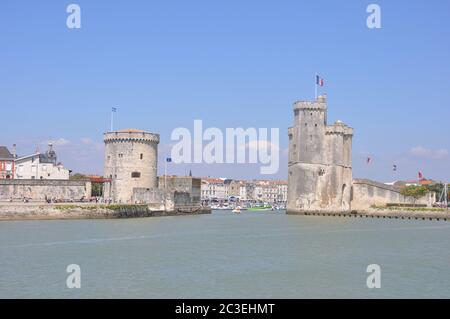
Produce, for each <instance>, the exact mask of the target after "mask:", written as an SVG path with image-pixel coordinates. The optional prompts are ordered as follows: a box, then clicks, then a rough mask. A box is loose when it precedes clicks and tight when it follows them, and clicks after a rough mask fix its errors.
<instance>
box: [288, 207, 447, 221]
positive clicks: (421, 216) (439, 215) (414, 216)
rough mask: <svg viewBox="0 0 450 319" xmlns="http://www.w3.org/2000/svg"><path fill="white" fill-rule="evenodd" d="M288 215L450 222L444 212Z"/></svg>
mask: <svg viewBox="0 0 450 319" xmlns="http://www.w3.org/2000/svg"><path fill="white" fill-rule="evenodd" d="M288 215H304V216H322V217H325V216H328V217H344V218H378V219H379V218H384V219H403V220H428V221H433V220H434V221H450V213H448V212H446V211H444V210H442V211H435V210H430V211H426V210H425V211H407V210H389V209H384V210H378V209H373V210H362V211H352V212H331V211H296V212H289V213H288Z"/></svg>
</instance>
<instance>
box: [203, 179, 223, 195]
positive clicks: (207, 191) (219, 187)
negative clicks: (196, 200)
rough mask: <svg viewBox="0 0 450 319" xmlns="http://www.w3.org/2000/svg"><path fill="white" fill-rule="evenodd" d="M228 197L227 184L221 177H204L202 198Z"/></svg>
mask: <svg viewBox="0 0 450 319" xmlns="http://www.w3.org/2000/svg"><path fill="white" fill-rule="evenodd" d="M212 199H216V200H226V199H228V192H227V186H226V185H225V182H224V180H223V179H221V178H204V179H202V200H212Z"/></svg>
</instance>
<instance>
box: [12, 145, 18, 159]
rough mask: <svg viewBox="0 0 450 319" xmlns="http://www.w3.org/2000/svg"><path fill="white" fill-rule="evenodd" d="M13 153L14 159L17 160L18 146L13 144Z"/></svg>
mask: <svg viewBox="0 0 450 319" xmlns="http://www.w3.org/2000/svg"><path fill="white" fill-rule="evenodd" d="M12 152H13V157H14V158H17V145H16V144H13V147H12Z"/></svg>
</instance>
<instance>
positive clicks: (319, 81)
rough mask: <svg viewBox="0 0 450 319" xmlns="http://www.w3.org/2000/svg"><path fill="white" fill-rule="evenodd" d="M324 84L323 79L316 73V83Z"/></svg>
mask: <svg viewBox="0 0 450 319" xmlns="http://www.w3.org/2000/svg"><path fill="white" fill-rule="evenodd" d="M324 84H325V81H324V80H323V79H322V78H321V77H320V76H318V75H316V85H318V86H323V85H324Z"/></svg>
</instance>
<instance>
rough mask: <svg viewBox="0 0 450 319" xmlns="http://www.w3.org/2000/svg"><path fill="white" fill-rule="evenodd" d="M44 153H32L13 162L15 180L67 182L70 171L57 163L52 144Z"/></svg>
mask: <svg viewBox="0 0 450 319" xmlns="http://www.w3.org/2000/svg"><path fill="white" fill-rule="evenodd" d="M48 146H49V148H48V150H47V151H46V152H45V153H39V152H37V153H34V154H31V155H27V156H23V157H18V158H16V159H15V160H14V178H15V179H37V180H69V178H70V171H69V170H68V169H66V168H64V166H63V164H62V163H60V162H58V161H57V159H58V157H57V155H56V152H55V150H54V149H53V144H52V143H49V145H48Z"/></svg>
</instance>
